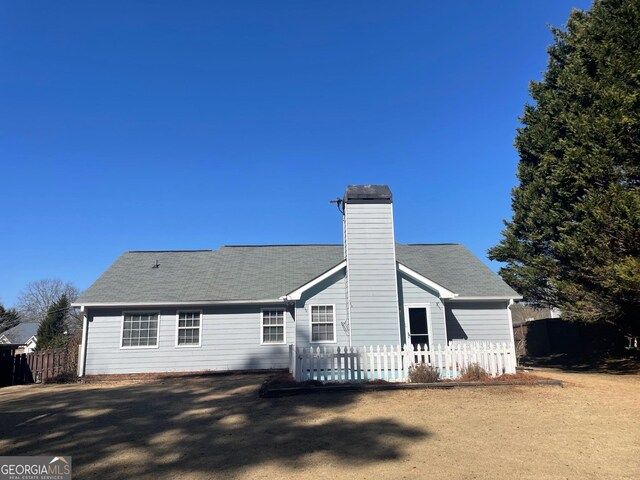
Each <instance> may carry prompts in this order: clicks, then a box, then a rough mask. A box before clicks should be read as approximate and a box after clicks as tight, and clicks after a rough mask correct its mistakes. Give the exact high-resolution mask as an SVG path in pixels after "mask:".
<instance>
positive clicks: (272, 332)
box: [262, 308, 285, 344]
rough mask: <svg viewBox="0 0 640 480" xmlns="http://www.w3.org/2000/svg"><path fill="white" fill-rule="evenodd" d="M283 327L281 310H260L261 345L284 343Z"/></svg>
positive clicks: (282, 310) (282, 311)
mask: <svg viewBox="0 0 640 480" xmlns="http://www.w3.org/2000/svg"><path fill="white" fill-rule="evenodd" d="M284 331H285V325H284V309H283V308H265V309H264V310H262V343H263V344H281V343H285V332H284Z"/></svg>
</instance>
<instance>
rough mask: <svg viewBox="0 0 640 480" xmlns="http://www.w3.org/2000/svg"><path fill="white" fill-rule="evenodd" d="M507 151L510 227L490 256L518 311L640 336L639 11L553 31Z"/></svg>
mask: <svg viewBox="0 0 640 480" xmlns="http://www.w3.org/2000/svg"><path fill="white" fill-rule="evenodd" d="M552 32H553V36H554V42H553V45H552V46H551V47H550V48H549V61H548V68H547V71H546V72H545V74H544V78H543V80H542V81H540V82H532V83H531V86H530V93H531V97H532V98H533V100H534V103H533V104H531V105H526V106H525V110H524V115H523V117H522V118H521V121H522V124H523V126H522V128H520V129H518V133H517V136H516V141H515V145H516V148H517V150H518V153H519V156H520V162H519V165H518V179H519V181H520V183H519V185H518V186H517V187H516V188H515V189H514V190H513V192H512V208H513V217H512V219H511V221H509V222H505V225H506V230H505V231H504V232H503V238H502V240H501V241H500V243H499V245H497V246H495V247H493V248H492V249H490V250H489V257H490V258H492V259H495V260H499V261H501V262H506V264H507V265H506V266H505V267H504V268H502V269H501V270H500V274H501V275H502V276H503V278H504V279H505V280H506V281H507V282H508V283H509V284H510V285H511V286H513V287H514V288H515V289H516V290H518V291H519V292H521V293H522V294H523V295H524V296H525V299H526V300H529V301H533V302H537V303H539V304H545V305H551V306H556V307H559V308H560V309H561V310H562V312H563V315H564V316H565V317H569V318H573V319H575V318H578V319H584V320H590V321H596V320H605V321H609V322H614V323H616V324H618V325H620V327H622V328H623V330H625V331H626V332H628V333H632V334H633V333H635V334H636V335H637V334H639V333H640V1H638V0H596V1H595V2H594V4H593V6H592V8H591V10H589V11H586V12H584V11H579V10H574V11H573V12H572V13H571V15H570V17H569V20H568V23H567V28H566V31H563V30H560V29H556V28H553V29H552Z"/></svg>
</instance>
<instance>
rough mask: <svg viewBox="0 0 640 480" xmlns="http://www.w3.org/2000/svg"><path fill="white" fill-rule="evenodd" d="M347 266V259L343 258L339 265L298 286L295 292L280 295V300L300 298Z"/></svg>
mask: <svg viewBox="0 0 640 480" xmlns="http://www.w3.org/2000/svg"><path fill="white" fill-rule="evenodd" d="M346 266H347V261H346V260H343V261H342V262H340V263H339V264H338V265H336V266H335V267H333V268H332V269H330V270H327V271H326V272H324V273H323V274H322V275H320V276H318V277H316V278H314V279H313V280H311V281H310V282H307V283H305V284H304V285H302V286H301V287H299V288H297V289H296V290H294V291H293V292H291V293H288V294H287V295H283V296H282V297H280V300H300V297H302V294H303V293H304V292H306V291H307V290H309V289H310V288H312V287H314V286H316V285H317V284H319V283H320V282H322V281H323V280H326V279H327V278H329V277H330V276H331V275H333V274H334V273H338V272H339V271H340V270H342V269H343V268H345V267H346Z"/></svg>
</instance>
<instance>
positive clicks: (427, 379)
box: [409, 363, 440, 383]
mask: <svg viewBox="0 0 640 480" xmlns="http://www.w3.org/2000/svg"><path fill="white" fill-rule="evenodd" d="M438 380H440V372H439V371H438V369H437V368H435V367H432V366H431V365H427V364H426V363H418V364H415V365H412V366H411V367H410V368H409V381H410V382H411V383H434V382H437V381H438Z"/></svg>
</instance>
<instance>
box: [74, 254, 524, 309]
mask: <svg viewBox="0 0 640 480" xmlns="http://www.w3.org/2000/svg"><path fill="white" fill-rule="evenodd" d="M396 259H397V261H398V262H399V263H401V264H403V265H405V266H407V267H409V268H410V269H412V270H414V271H416V272H418V273H420V274H421V275H423V276H425V277H427V278H428V279H430V280H432V281H434V282H435V283H437V284H439V285H442V286H443V287H445V288H447V289H449V290H451V291H453V292H454V293H456V294H458V295H460V296H461V297H466V296H469V297H504V298H510V297H518V294H517V293H516V292H515V291H513V290H512V289H511V288H510V287H509V286H508V285H507V284H506V283H504V282H503V281H502V280H501V279H500V277H498V276H497V275H496V274H495V273H494V272H492V271H491V270H490V269H489V268H488V267H487V266H486V265H484V264H483V263H482V262H481V261H480V260H479V259H478V258H476V257H475V256H474V255H473V254H472V253H471V252H470V251H469V250H467V249H466V248H465V247H464V246H462V245H456V244H446V245H402V244H396ZM343 260H344V248H343V246H342V245H274V246H267V245H265V246H225V247H222V248H220V249H219V250H195V251H158V252H155V251H154V252H149V251H146V252H126V253H124V254H123V255H121V256H120V257H119V258H118V259H117V260H116V261H115V263H114V264H113V265H111V267H109V269H108V270H107V271H106V272H105V273H104V274H103V275H102V276H101V277H100V278H99V279H98V280H97V281H96V282H95V283H94V284H93V285H92V286H91V287H89V289H87V290H86V291H85V292H84V293H83V294H82V295H81V296H80V298H78V299H77V300H76V301H75V302H74V305H92V304H131V305H136V304H145V303H149V304H153V303H163V304H173V303H198V302H233V301H237V302H240V301H256V302H257V301H261V300H276V299H278V298H279V297H281V296H283V295H286V294H288V293H290V292H292V291H294V290H296V289H297V288H299V287H300V286H302V285H304V284H306V283H308V282H310V281H311V280H313V279H314V278H316V277H318V276H319V275H322V274H323V273H324V272H326V271H327V270H330V269H331V268H333V267H335V266H336V265H338V264H339V263H341V262H342V261H343ZM156 263H157V264H158V266H157V267H155V265H156Z"/></svg>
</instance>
